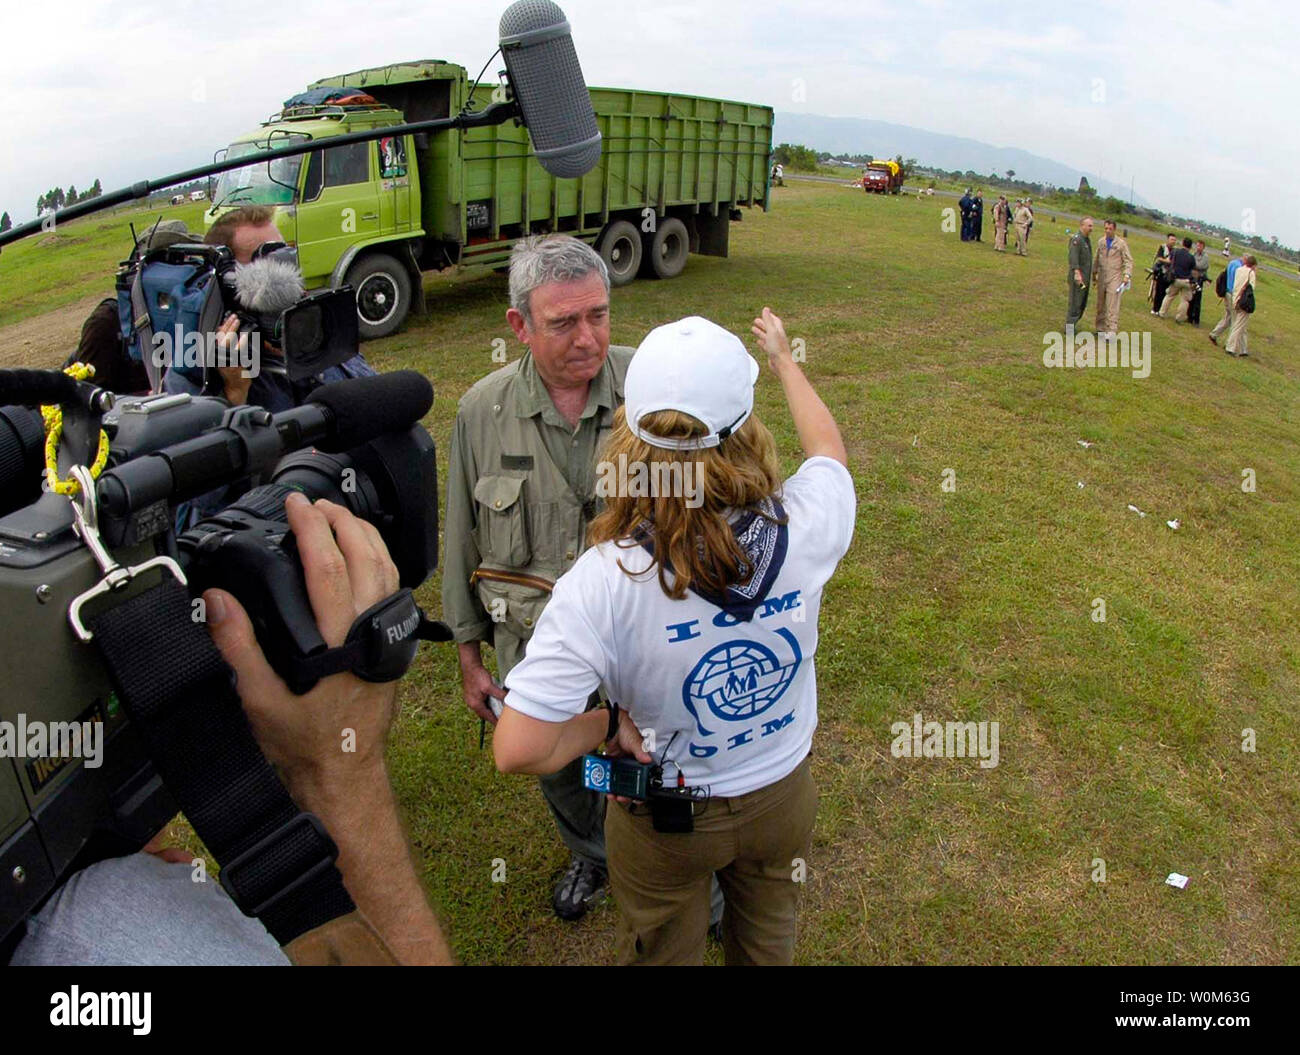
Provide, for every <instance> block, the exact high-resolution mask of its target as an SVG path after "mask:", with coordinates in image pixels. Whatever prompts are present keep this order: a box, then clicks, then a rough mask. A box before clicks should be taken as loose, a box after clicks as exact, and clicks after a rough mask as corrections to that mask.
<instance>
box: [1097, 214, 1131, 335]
mask: <svg viewBox="0 0 1300 1055" xmlns="http://www.w3.org/2000/svg"><path fill="white" fill-rule="evenodd" d="M1102 228H1103V230H1104V231H1105V235H1104V237H1103V238H1102V240H1101V242H1100V244H1098V246H1097V256H1096V258H1095V259H1094V260H1093V264H1092V280H1093V282H1095V283H1096V284H1097V325H1096V326H1095V327H1094V329H1095V330H1096V332H1097V334H1098V336H1100V335H1102V334H1105V335H1106V336H1107V337H1114V336H1115V333H1116V331H1118V330H1119V299H1120V297H1121V296H1123V293H1122V292H1120V287H1121V286H1125V287H1127V286H1128V285H1130V284H1131V283H1132V281H1133V254H1132V253H1130V252H1129V248H1128V242H1126V241H1124V239H1123V238H1120V237H1119V236H1118V235H1117V234H1116V233H1115V221H1114V220H1107V221H1106V222H1105V223H1104V224H1103V225H1102Z"/></svg>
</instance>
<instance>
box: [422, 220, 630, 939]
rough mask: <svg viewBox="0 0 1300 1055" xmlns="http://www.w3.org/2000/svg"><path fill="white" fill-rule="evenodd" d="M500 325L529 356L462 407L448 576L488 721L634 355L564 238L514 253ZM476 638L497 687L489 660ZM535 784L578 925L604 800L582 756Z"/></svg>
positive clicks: (539, 602) (454, 614)
mask: <svg viewBox="0 0 1300 1055" xmlns="http://www.w3.org/2000/svg"><path fill="white" fill-rule="evenodd" d="M506 319H507V321H509V323H510V326H511V328H512V329H513V330H514V332H515V335H516V336H517V337H518V338H519V340H520V341H521V342H522V343H523V344H524V345H526V346H527V351H526V352H525V353H524V355H523V357H522V358H520V359H518V360H516V361H515V362H513V363H510V364H509V365H508V366H504V367H502V368H501V369H500V370H497V371H495V372H494V373H492V374H489V375H488V376H487V377H485V378H483V379H482V380H481V381H479V382H478V383H477V384H475V385H474V386H473V387H472V388H471V389H470V390H469V391H468V392H467V393H466V394H465V396H464V397H463V398H462V399H461V401H460V406H459V409H458V410H457V413H456V424H455V428H454V430H453V432H452V439H451V455H450V461H451V464H450V470H449V473H448V479H447V518H446V523H445V536H446V557H445V559H444V561H443V579H442V605H443V613H444V618H445V619H446V620H447V622H448V623H450V624H451V626H452V628H453V630H454V631H455V635H456V641H457V643H458V648H459V652H460V670H461V685H462V688H463V690H464V693H465V703H466V705H467V706H468V707H469V709H470V710H471V711H473V712H474V713H475V714H477V715H479V716H480V717H482V718H485V719H486V720H488V721H490V722H492V723H493V724H495V723H496V717H495V715H494V714H493V711H492V709H491V702H492V701H491V700H490V698H494V699H496V700H500V699H502V698H503V697H504V696H505V691H504V690H503V689H502V688H501V687H500V682H503V681H505V678H506V675H507V674H508V673H509V672H510V669H511V668H512V667H513V666H514V665H515V664H516V663H518V662H519V660H521V659H522V658H523V655H524V648H525V646H526V645H527V643H528V639H529V638H530V637H531V636H532V632H533V628H534V627H535V626H536V625H537V620H538V617H539V616H540V615H541V613H542V608H543V607H544V606H545V605H546V602H547V601H548V600H549V599H550V594H551V587H552V585H553V584H554V582H555V580H556V579H557V578H559V576H560V575H562V574H563V573H564V572H565V571H567V570H568V569H569V568H571V567H572V566H573V563H574V561H576V560H577V559H578V556H579V555H580V554H581V553H582V550H583V547H584V541H585V539H586V535H587V525H588V524H589V523H590V521H591V519H592V517H593V516H594V514H595V512H596V511H597V501H596V480H597V472H596V453H597V451H598V450H599V449H600V446H601V444H602V443H603V442H604V440H605V439H606V437H607V436H608V435H609V429H610V428H611V427H612V425H613V420H614V411H615V409H617V408H618V407H619V406H620V405H621V404H622V402H623V378H624V376H625V375H626V373H627V364H628V363H629V361H630V360H631V358H632V352H633V349H631V348H621V347H612V348H611V347H610V344H609V275H608V273H607V271H606V270H605V265H604V262H603V261H602V260H601V259H600V256H599V255H598V254H597V253H596V252H595V251H593V250H592V249H591V247H590V246H588V245H586V244H585V243H583V242H580V241H578V240H577V239H574V238H571V237H569V236H567V235H550V236H547V237H533V238H528V239H525V240H524V241H522V242H520V243H519V244H518V245H516V246H515V249H514V253H513V255H512V256H511V260H510V310H509V311H507V312H506ZM484 641H487V642H490V643H491V644H492V645H493V647H494V649H495V650H496V665H497V674H498V679H499V681H498V680H494V679H493V677H492V675H491V674H490V673H489V672H488V670H487V669H486V668H485V667H484V665H483V660H482V657H481V654H480V645H481V643H482V642H484ZM498 709H499V705H498ZM540 782H541V785H542V794H543V795H544V796H545V797H546V801H547V804H548V805H549V806H550V808H551V812H552V813H553V814H554V816H555V821H556V825H557V826H558V828H559V830H560V837H561V838H562V839H563V840H564V842H565V844H566V845H567V846H568V848H569V850H570V852H571V854H572V855H573V857H572V862H571V864H570V866H569V869H568V871H567V872H566V873H565V875H564V876H563V877H562V878H561V879H560V882H559V884H558V885H557V886H556V888H555V895H554V898H553V899H552V905H553V907H554V909H555V912H556V914H557V915H558V916H560V917H561V918H562V919H578V918H580V917H581V916H582V915H583V914H584V913H585V912H586V910H587V906H588V904H589V902H590V901H591V898H592V896H593V895H594V894H595V893H596V892H597V891H598V890H599V889H600V888H601V886H602V885H603V884H604V882H605V837H604V823H605V800H604V798H603V797H602V796H600V795H597V794H595V793H594V792H591V791H588V790H586V789H585V788H584V787H583V784H582V760H581V759H578V760H576V761H575V762H574V763H572V764H571V765H569V766H567V767H566V768H565V769H562V770H561V771H560V772H558V773H556V774H554V775H552V776H548V777H542V778H540Z"/></svg>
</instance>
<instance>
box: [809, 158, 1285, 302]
mask: <svg viewBox="0 0 1300 1055" xmlns="http://www.w3.org/2000/svg"><path fill="white" fill-rule="evenodd" d="M785 178H786V179H788V180H803V181H807V182H810V183H837V184H839V185H840V186H841V187H852V186H853V181H852V180H842V179H836V178H835V177H834V176H796V175H793V174H790V175H787V176H786V177H785ZM919 189H920V188H918V187H908V186H906V185H904V187H903V194H904V195H906V194H911V195H913V196H915V194H916V192H917V190H919ZM934 193H935V194H936V195H938V196H939V197H942V198H960V197H961V195H960V194H958V193H957V192H956V191H954V190H938V189H936V190H935V192H934ZM991 209H992V207H991V206H990V211H991ZM1034 215H1035V216H1061V217H1064V218H1065V219H1067V220H1075V219H1077V218H1078V217H1077V216H1076V215H1075V214H1074V213H1066V212H1058V211H1056V210H1054V209H1048V208H1045V207H1042V206H1039V207H1037V208H1035V210H1034ZM990 222H992V221H990ZM1125 227H1126V228H1127V229H1128V230H1129V231H1134V232H1136V233H1138V234H1146V235H1150V236H1151V237H1152V238H1156V239H1159V238H1161V237H1162V236H1163V234H1164V232H1163V231H1153V230H1151V229H1150V228H1148V227H1135V226H1133V225H1132V224H1126V225H1125ZM1207 248H1209V247H1208V246H1207ZM1210 257H1211V261H1214V260H1223V257H1222V256H1220V255H1218V253H1216V252H1211V254H1210ZM1135 263H1136V261H1135ZM1143 266H1145V265H1143ZM1259 267H1260V270H1261V271H1270V272H1272V273H1273V274H1275V275H1281V276H1282V277H1283V278H1289V279H1291V280H1292V281H1293V282H1300V272H1297V271H1286V270H1284V269H1282V268H1280V267H1274V266H1273V265H1272V264H1264V263H1262V264H1260V265H1259Z"/></svg>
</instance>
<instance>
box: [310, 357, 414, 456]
mask: <svg viewBox="0 0 1300 1055" xmlns="http://www.w3.org/2000/svg"><path fill="white" fill-rule="evenodd" d="M307 402H308V403H320V404H321V405H323V406H325V407H328V408H329V410H330V413H331V414H332V416H333V419H334V420H333V425H332V426H331V428H330V435H329V436H328V437H327V438H326V439H325V440H323V441H322V442H320V443H318V444H316V446H317V447H318V448H319V449H320V450H322V451H326V452H327V453H330V454H336V453H339V452H341V451H346V450H349V449H350V448H352V447H356V446H358V445H360V444H362V443H366V442H368V441H370V440H373V439H375V438H376V437H377V436H382V435H383V434H384V433H386V432H399V431H405V430H406V429H409V428H410V427H411V426H412V425H414V424H415V423H416V422H417V421H419V420H420V419H421V418H422V417H424V415H425V414H427V413H429V408H430V407H432V406H433V386H432V385H431V384H429V379H428V378H426V377H425V376H424V375H423V374H420V373H416V372H415V371H414V370H395V371H394V372H393V373H391V374H376V375H375V376H374V377H353V378H349V379H348V380H346V381H335V382H333V383H332V384H328V385H321V387H320V388H318V389H316V390H315V391H314V392H312V394H311V395H310V396H308V397H307Z"/></svg>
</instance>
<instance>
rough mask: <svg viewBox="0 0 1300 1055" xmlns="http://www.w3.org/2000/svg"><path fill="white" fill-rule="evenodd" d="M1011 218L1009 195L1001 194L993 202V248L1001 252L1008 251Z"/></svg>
mask: <svg viewBox="0 0 1300 1055" xmlns="http://www.w3.org/2000/svg"><path fill="white" fill-rule="evenodd" d="M1010 218H1011V206H1010V205H1008V204H1007V196H1006V195H1005V194H999V195H998V200H997V201H995V202H994V203H993V248H994V250H996V251H997V252H999V253H1005V252H1006V251H1007V221H1008V220H1009V219H1010Z"/></svg>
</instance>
